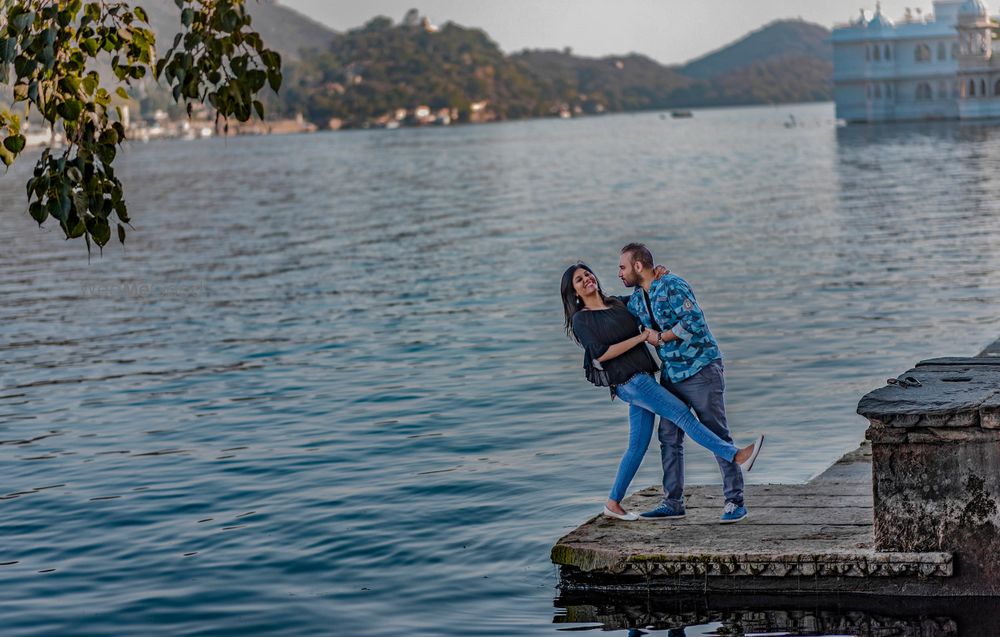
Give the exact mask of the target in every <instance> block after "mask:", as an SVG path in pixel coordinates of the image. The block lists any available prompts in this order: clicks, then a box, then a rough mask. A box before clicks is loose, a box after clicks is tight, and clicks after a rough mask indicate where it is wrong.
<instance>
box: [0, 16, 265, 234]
mask: <svg viewBox="0 0 1000 637" xmlns="http://www.w3.org/2000/svg"><path fill="white" fill-rule="evenodd" d="M244 1H245V0H175V2H176V4H177V7H178V9H180V21H181V24H182V27H183V28H182V30H181V32H180V33H178V34H177V36H176V37H175V39H174V41H173V45H172V46H171V47H170V48H169V50H168V51H167V53H166V54H165V55H164V56H163V57H162V58H160V59H157V58H156V36H155V34H154V33H153V31H152V30H151V29H150V28H149V25H148V18H147V16H146V13H145V11H144V10H143V9H142V8H141V7H139V6H136V5H134V4H133V3H130V2H126V1H123V0H122V1H109V0H102V1H89V2H84V1H83V0H3V1H2V4H0V7H2V13H0V82H2V83H3V84H5V85H8V86H11V87H12V88H13V101H14V104H13V106H12V108H10V109H3V110H0V137H2V139H3V141H2V145H0V161H2V162H3V164H4V165H5V166H10V165H12V164H13V163H14V162H15V161H16V160H17V158H18V156H19V155H20V154H21V152H22V151H23V150H24V148H25V143H26V140H25V137H24V135H23V134H22V130H21V125H22V122H23V121H24V118H25V116H26V115H27V114H28V113H30V112H34V113H37V114H38V115H39V116H40V117H41V118H42V119H43V120H44V121H45V123H46V124H47V125H48V126H50V127H52V128H53V129H55V130H58V129H59V128H61V129H62V130H63V131H64V132H65V136H66V147H65V148H64V149H62V150H61V151H60V150H55V149H53V148H46V149H45V150H43V152H42V154H41V157H40V158H39V159H38V162H37V164H36V165H35V169H34V173H33V175H32V177H31V178H30V179H29V180H28V183H27V186H26V190H27V195H28V212H29V214H30V215H31V217H32V218H33V219H34V220H35V221H37V222H38V224H39V225H41V224H42V223H43V222H44V221H45V220H46V219H48V218H49V217H52V218H54V219H56V220H57V221H58V222H59V225H60V227H61V228H62V230H63V233H64V234H65V236H66V238H67V239H75V238H79V237H83V238H84V240H85V241H86V244H87V249H88V251H89V250H90V245H91V243H92V242H93V243H96V244H97V245H98V246H99V247H101V248H103V246H104V245H105V244H107V242H108V240H109V239H110V238H111V225H112V223H115V224H116V225H117V235H118V239H119V241H121V242H122V243H123V244H124V242H125V235H126V230H125V225H127V224H128V223H129V214H128V208H127V206H126V203H125V194H124V191H123V188H122V183H121V181H120V180H119V179H118V178H117V177H116V176H115V172H114V167H113V166H114V161H115V158H116V156H117V153H118V148H119V147H120V146H121V144H122V143H123V142H124V141H125V133H126V131H125V126H124V123H123V121H122V119H123V117H122V112H121V110H120V108H118V107H115V106H113V103H114V101H115V100H114V96H113V93H114V94H116V95H117V96H118V97H120V98H121V99H122V100H127V99H128V94H127V92H126V91H125V87H127V86H131V85H132V83H133V82H136V81H139V80H141V79H142V78H144V77H146V76H147V75H152V76H153V77H155V78H156V79H159V80H162V81H165V82H166V84H167V85H168V86H169V87H170V91H171V96H172V98H173V100H174V101H176V102H177V103H179V104H184V105H186V107H187V109H188V113H189V114H190V112H191V107H192V106H193V105H194V104H197V103H207V104H209V105H211V106H212V107H213V108H214V109H215V111H216V117H217V118H222V119H223V120H226V119H228V118H230V117H234V118H236V119H237V120H239V121H247V120H249V119H250V118H251V117H252V115H253V114H254V113H256V114H257V115H258V116H259V117H263V116H264V107H263V105H262V103H261V101H260V100H259V99H258V95H259V94H260V93H261V91H263V90H264V88H265V87H267V86H270V88H271V89H272V90H274V91H277V90H278V88H279V87H280V85H281V81H282V76H281V59H280V56H279V55H278V54H277V53H275V52H274V51H272V50H270V49H268V48H266V47H265V46H264V43H263V41H262V40H261V37H260V35H259V34H258V33H257V32H255V31H253V29H252V28H251V19H250V16H249V15H248V14H247V12H246V9H245V7H244ZM104 63H107V64H108V65H109V66H108V67H109V68H110V69H111V72H112V73H113V75H114V77H113V78H111V77H102V76H101V73H100V72H99V71H98V70H96V69H97V68H100V67H101V66H102V65H103V64H104ZM108 67H106V68H108ZM112 91H113V92H112Z"/></svg>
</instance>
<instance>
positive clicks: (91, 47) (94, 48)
mask: <svg viewBox="0 0 1000 637" xmlns="http://www.w3.org/2000/svg"><path fill="white" fill-rule="evenodd" d="M80 48H82V49H83V50H84V51H86V52H87V55H89V56H90V57H97V52H98V51H100V50H101V45H100V43H98V41H97V40H96V39H94V38H87V39H85V40H81V41H80Z"/></svg>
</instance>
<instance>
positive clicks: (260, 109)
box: [253, 100, 264, 119]
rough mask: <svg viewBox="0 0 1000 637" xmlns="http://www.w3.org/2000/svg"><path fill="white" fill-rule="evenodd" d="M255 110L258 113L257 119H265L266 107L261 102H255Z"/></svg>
mask: <svg viewBox="0 0 1000 637" xmlns="http://www.w3.org/2000/svg"><path fill="white" fill-rule="evenodd" d="M253 108H254V110H255V111H257V117H259V118H261V119H264V105H263V104H262V103H261V102H260V101H259V100H254V101H253Z"/></svg>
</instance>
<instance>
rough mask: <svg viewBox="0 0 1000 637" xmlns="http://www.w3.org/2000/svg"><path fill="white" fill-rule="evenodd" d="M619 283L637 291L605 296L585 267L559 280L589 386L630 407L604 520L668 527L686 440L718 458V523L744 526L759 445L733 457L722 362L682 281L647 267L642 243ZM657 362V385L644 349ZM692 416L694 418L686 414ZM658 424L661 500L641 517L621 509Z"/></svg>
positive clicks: (626, 258)
mask: <svg viewBox="0 0 1000 637" xmlns="http://www.w3.org/2000/svg"><path fill="white" fill-rule="evenodd" d="M618 276H619V278H621V280H622V283H624V284H625V285H626V286H627V287H631V288H634V291H633V292H632V295H631V296H629V297H615V296H608V295H607V294H605V293H604V290H602V289H601V284H600V282H599V281H598V280H597V276H596V275H595V274H594V272H593V270H591V269H590V268H589V267H588V266H587V265H585V264H583V263H577V264H575V265H572V266H570V267H569V268H568V269H567V270H566V272H565V273H564V274H563V277H562V285H561V292H562V301H563V310H564V312H565V319H566V331H567V333H568V334H569V335H570V336H572V337H573V339H574V340H575V341H576V342H577V343H578V344H580V345H581V346H582V347H583V349H584V356H583V366H584V372H585V374H586V376H587V380H589V381H590V382H591V383H593V384H594V385H597V386H598V387H609V388H610V390H611V398H612V400H614V398H615V397H617V398H620V399H621V400H622V401H623V402H625V403H627V404H628V406H629V441H628V449H627V450H626V451H625V455H624V456H623V457H622V460H621V463H620V464H619V466H618V473H617V475H616V476H615V482H614V485H613V486H612V487H611V494H610V495H609V496H608V502H607V504H606V505H605V507H604V515H606V516H608V517H612V518H615V519H618V520H626V521H632V520H639V519H645V520H675V519H679V518H683V517H684V515H685V510H684V435H685V434H687V435H688V436H689V437H690V438H691V440H693V441H695V442H696V443H698V444H699V445H701V446H702V447H704V448H706V449H708V450H709V451H711V452H712V453H713V454H714V455H715V459H716V460H717V461H718V463H719V469H720V470H721V471H722V480H723V491H724V494H725V498H726V504H725V507H724V508H723V510H722V513H721V517H720V519H719V520H720V522H722V523H723V524H729V523H733V522H739V521H740V520H742V519H744V518H746V517H747V508H746V505H745V503H744V501H743V472H744V471H750V468H751V467H752V466H753V463H754V461H755V460H756V459H757V454H758V453H760V449H761V445H762V444H763V442H764V436H763V435H761V436H758V437H757V440H756V441H755V442H754V443H753V444H751V445H748V446H746V447H742V448H737V447H735V446H734V445H733V439H732V437H731V436H730V435H729V426H728V425H727V423H726V407H725V401H724V399H723V392H724V391H725V386H726V385H725V379H724V376H723V367H722V353H721V352H720V351H719V346H718V345H717V344H716V342H715V338H713V336H712V333H711V332H710V331H709V329H708V324H707V323H706V322H705V315H704V314H703V313H702V311H701V308H700V307H699V306H698V302H697V301H696V300H695V298H694V293H693V292H692V291H691V287H690V286H689V285H688V284H687V282H686V281H684V279H682V278H680V277H679V276H677V275H674V274H670V273H669V272H667V271H666V270H665V269H664V268H662V267H660V266H654V265H653V255H652V254H651V253H650V251H649V249H648V248H646V246H644V245H643V244H641V243H630V244H628V245H627V246H625V247H624V248H622V251H621V258H620V260H619V262H618ZM647 344H649V345H652V346H653V348H655V350H656V353H657V356H658V357H659V359H660V367H661V370H660V382H659V383H657V382H656V379H655V376H654V374H655V373H656V371H657V367H658V366H657V364H656V361H655V360H654V359H653V357H652V355H651V354H650V352H649V348H648V347H646V345H647ZM692 412H693V413H692ZM656 415H659V416H660V428H659V439H660V460H661V462H662V463H663V500H662V502H661V503H660V505H659V506H657V507H656V508H655V509H652V510H650V511H645V512H643V513H642V514H637V513H634V512H627V511H625V509H623V508H622V506H621V501H622V498H623V497H625V490H626V489H627V488H628V486H629V483H631V482H632V478H633V477H634V476H635V473H636V471H638V470H639V464H640V463H641V462H642V458H643V456H644V455H645V454H646V449H647V448H648V447H649V441H650V438H651V437H652V435H653V427H654V420H655V416H656Z"/></svg>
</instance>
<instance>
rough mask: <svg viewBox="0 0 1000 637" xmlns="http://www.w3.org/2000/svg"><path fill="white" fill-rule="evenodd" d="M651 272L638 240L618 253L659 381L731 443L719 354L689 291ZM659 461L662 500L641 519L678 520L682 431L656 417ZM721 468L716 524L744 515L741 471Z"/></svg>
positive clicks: (681, 494)
mask: <svg viewBox="0 0 1000 637" xmlns="http://www.w3.org/2000/svg"><path fill="white" fill-rule="evenodd" d="M660 271H661V270H654V266H653V255H652V254H651V253H650V251H649V249H648V248H647V247H646V246H645V245H643V244H641V243H630V244H628V245H627V246H625V247H624V248H622V251H621V258H620V259H619V262H618V276H619V278H620V279H621V280H622V283H624V284H625V285H626V286H627V287H631V288H634V290H633V292H632V296H631V297H629V299H628V309H629V311H630V312H632V314H634V315H635V316H636V317H637V318H638V319H639V321H640V322H641V323H642V324H643V325H644V326H646V327H648V328H650V329H652V330H655V331H656V332H657V335H656V336H652V337H651V338H650V340H649V343H650V344H651V345H653V346H654V347H655V348H656V351H657V354H658V355H659V357H660V361H661V362H662V369H661V370H660V384H661V385H663V387H665V388H666V389H667V390H668V391H669V392H671V393H672V394H674V395H675V396H677V397H678V398H680V399H681V400H682V401H683V402H684V403H685V404H687V405H688V407H690V408H691V409H692V410H694V413H695V415H696V416H697V417H698V419H699V420H700V421H701V422H702V423H704V425H705V426H706V427H708V428H709V429H711V430H712V431H713V432H715V434H716V435H717V436H719V437H720V438H722V439H723V440H725V441H726V442H732V441H733V439H732V436H730V434H729V426H728V425H727V423H726V405H725V400H724V397H723V393H724V391H725V388H726V382H725V377H724V369H723V366H722V352H721V351H719V346H718V344H717V343H716V342H715V338H714V337H713V336H712V332H711V331H709V329H708V323H706V322H705V315H704V314H703V313H702V311H701V308H700V307H698V301H697V300H695V298H694V292H692V291H691V287H690V286H689V285H688V284H687V282H686V281H685V280H684V279H682V278H680V277H679V276H677V275H675V274H670V273H669V272H666V273H665V274H662V275H661V276H657V274H659V273H660ZM658 436H659V439H660V460H661V462H662V463H663V501H662V502H661V503H660V505H659V506H657V507H656V508H655V509H653V510H651V511H646V512H645V513H643V514H641V517H643V518H645V519H652V520H666V519H679V518H683V517H684V516H685V511H684V446H683V445H684V432H683V431H681V429H680V428H679V427H677V426H676V425H674V424H673V423H672V422H670V421H669V420H665V419H663V418H661V419H660V427H659V430H658ZM716 460H717V461H718V463H719V469H720V470H721V471H722V481H723V490H724V494H725V497H726V504H725V508H724V509H723V512H722V517H721V518H720V522H722V523H723V524H731V523H734V522H739V521H740V520H742V519H744V518H746V516H747V510H746V507H745V506H744V502H743V472H742V471H741V469H740V466H739V465H738V464H736V463H734V462H728V461H726V460H723V459H722V458H716Z"/></svg>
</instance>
